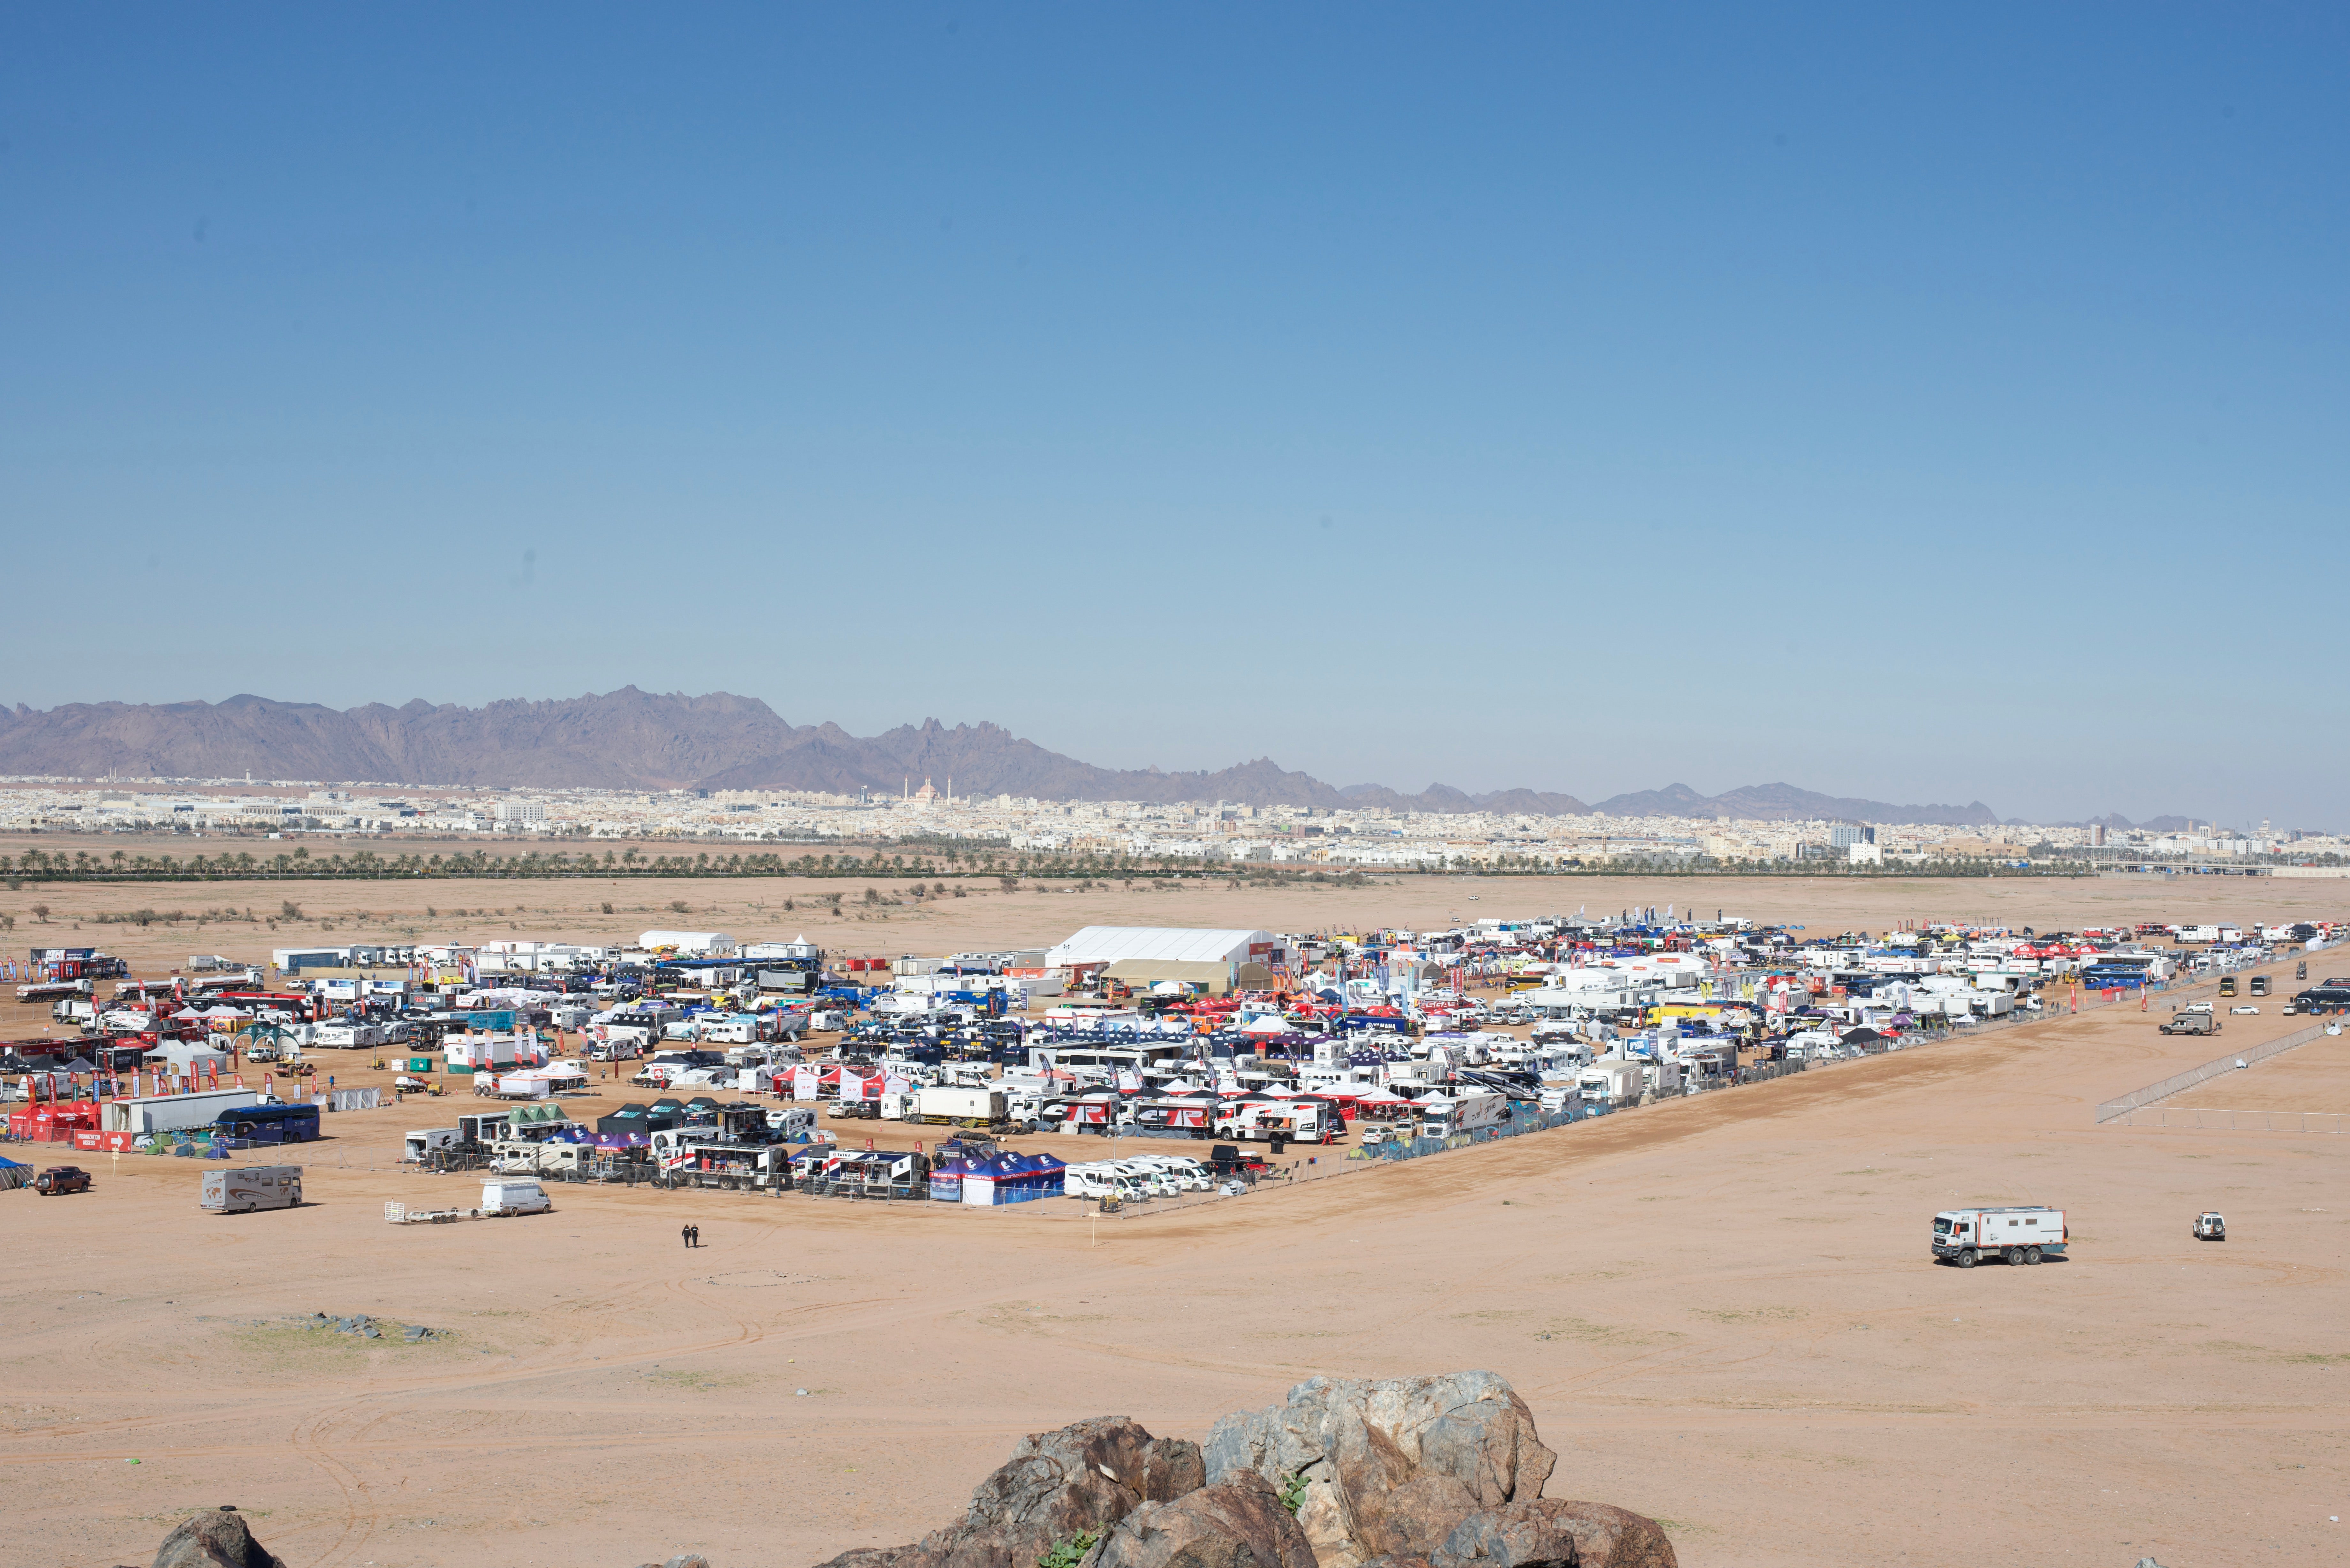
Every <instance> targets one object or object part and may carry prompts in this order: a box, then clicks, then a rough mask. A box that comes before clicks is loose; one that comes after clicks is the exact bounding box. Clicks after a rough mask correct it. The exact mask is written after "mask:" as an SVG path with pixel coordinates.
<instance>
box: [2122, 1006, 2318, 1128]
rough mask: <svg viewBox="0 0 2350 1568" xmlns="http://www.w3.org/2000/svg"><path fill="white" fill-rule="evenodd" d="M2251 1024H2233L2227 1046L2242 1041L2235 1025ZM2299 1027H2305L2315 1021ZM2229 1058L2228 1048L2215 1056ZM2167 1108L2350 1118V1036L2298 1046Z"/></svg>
mask: <svg viewBox="0 0 2350 1568" xmlns="http://www.w3.org/2000/svg"><path fill="white" fill-rule="evenodd" d="M2249 1022H2251V1021H2250V1020H2248V1019H2234V1018H2231V1019H2230V1020H2229V1021H2228V1023H2229V1029H2228V1032H2227V1033H2226V1034H2224V1035H2223V1036H2222V1037H2221V1038H2222V1040H2223V1041H2225V1042H2226V1043H2227V1044H2233V1043H2234V1042H2235V1040H2236V1038H2237V1035H2236V1030H2235V1025H2237V1024H2238V1023H2249ZM2293 1022H2294V1023H2300V1024H2303V1025H2304V1026H2305V1025H2307V1024H2308V1023H2309V1022H2310V1020H2308V1019H2299V1018H2297V1019H2294V1020H2293ZM2248 1037H2251V1038H2257V1036H2248ZM2223 1054H2226V1045H2225V1044H2223V1045H2221V1046H2220V1049H2217V1050H2214V1051H2213V1052H2212V1053H2211V1056H2212V1058H2213V1059H2217V1058H2218V1057H2220V1056H2221V1055H2223ZM2162 1104H2163V1105H2165V1106H2170V1107H2173V1108H2177V1109H2189V1108H2195V1109H2205V1110H2231V1111H2330V1112H2334V1113H2335V1114H2337V1115H2340V1114H2345V1113H2350V1033H2345V1034H2341V1035H2334V1036H2328V1037H2327V1038H2325V1039H2322V1040H2314V1041H2312V1042H2310V1043H2309V1044H2306V1045H2296V1046H2294V1047H2293V1049H2292V1050H2290V1051H2287V1052H2285V1053H2284V1054H2282V1055H2277V1056H2272V1057H2270V1058H2269V1059H2268V1060H2267V1061H2265V1062H2255V1063H2253V1064H2251V1066H2249V1067H2247V1068H2245V1069H2244V1071H2242V1072H2241V1073H2230V1074H2229V1075H2227V1076H2225V1077H2223V1078H2214V1079H2212V1080H2211V1081H2210V1083H2206V1084H2198V1085H2196V1086H2195V1087H2193V1088H2191V1089H2189V1090H2188V1091H2187V1092H2186V1093H2185V1094H2183V1095H2173V1096H2171V1097H2170V1098H2168V1099H2167V1100H2165V1101H2163V1102H2162Z"/></svg>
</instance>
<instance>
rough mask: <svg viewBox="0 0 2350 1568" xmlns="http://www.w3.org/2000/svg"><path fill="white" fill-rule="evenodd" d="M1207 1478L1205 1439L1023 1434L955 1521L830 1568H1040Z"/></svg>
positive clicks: (1092, 1428) (1111, 1424) (1082, 1425)
mask: <svg viewBox="0 0 2350 1568" xmlns="http://www.w3.org/2000/svg"><path fill="white" fill-rule="evenodd" d="M1206 1480H1207V1476H1206V1473H1205V1471H1204V1469H1202V1467H1201V1460H1200V1445H1199V1444H1197V1443H1193V1442H1189V1441H1186V1440H1184V1439H1182V1438H1154V1437H1152V1436H1151V1435H1150V1434H1149V1432H1147V1431H1145V1430H1143V1428H1140V1427H1139V1426H1137V1425H1135V1423H1134V1422H1132V1421H1130V1420H1128V1419H1127V1418H1126V1417H1123V1416H1097V1417H1094V1418H1093V1419H1092V1420H1089V1421H1079V1422H1076V1424H1074V1425H1072V1426H1067V1427H1064V1428H1061V1429H1060V1430H1059V1431H1057V1432H1042V1433H1038V1434H1035V1435H1034V1436H1031V1437H1027V1438H1022V1439H1021V1441H1020V1446H1019V1447H1018V1448H1016V1449H1014V1450H1013V1451H1012V1458H1011V1459H1009V1460H1008V1461H1006V1462H1005V1463H1004V1464H1003V1467H1002V1468H1001V1469H997V1470H996V1471H995V1473H994V1474H993V1475H991V1476H989V1477H988V1478H987V1479H986V1480H983V1481H982V1482H980V1483H979V1487H978V1490H975V1491H973V1492H972V1495H971V1507H970V1509H969V1510H968V1511H966V1512H965V1513H964V1515H963V1517H962V1520H961V1521H959V1522H957V1523H954V1524H951V1525H949V1526H947V1527H946V1528H945V1529H943V1530H936V1531H932V1532H931V1533H930V1534H929V1535H926V1536H924V1537H923V1538H922V1539H921V1540H920V1541H918V1542H914V1543H913V1544H912V1545H910V1546H891V1547H880V1548H864V1549H860V1550H858V1551H854V1552H843V1553H841V1555H839V1556H838V1557H836V1558H834V1559H833V1560H832V1561H831V1562H830V1563H827V1564H826V1565H825V1568H1035V1563H1036V1559H1037V1558H1039V1557H1041V1556H1043V1555H1044V1554H1045V1552H1048V1551H1050V1550H1051V1549H1052V1548H1053V1547H1055V1546H1056V1545H1058V1544H1060V1543H1061V1542H1066V1541H1073V1540H1075V1539H1076V1538H1077V1537H1078V1536H1080V1535H1093V1536H1097V1537H1098V1536H1102V1535H1105V1534H1107V1532H1108V1531H1109V1529H1110V1527H1111V1526H1113V1525H1115V1524H1117V1523H1118V1521H1120V1520H1123V1519H1124V1518H1126V1516H1127V1515H1128V1514H1129V1513H1132V1512H1133V1511H1135V1510H1136V1509H1137V1508H1139V1507H1140V1506H1141V1505H1143V1504H1144V1503H1151V1502H1173V1501H1175V1500H1176V1499H1178V1498H1180V1497H1183V1496H1186V1495H1187V1494H1189V1493H1191V1492H1195V1491H1197V1490H1200V1488H1201V1485H1203V1484H1204V1483H1205V1481H1206ZM1267 1568H1272V1565H1270V1564H1268V1565H1267ZM1306 1568H1311V1564H1310V1563H1309V1564H1307V1565H1306Z"/></svg>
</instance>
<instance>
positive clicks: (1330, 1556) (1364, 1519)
mask: <svg viewBox="0 0 2350 1568" xmlns="http://www.w3.org/2000/svg"><path fill="white" fill-rule="evenodd" d="M1202 1451H1203V1453H1204V1456H1205V1459H1206V1462H1207V1469H1208V1479H1209V1480H1211V1481H1217V1480H1224V1479H1225V1478H1227V1477H1228V1476H1230V1475H1232V1473H1234V1472H1236V1471H1240V1470H1251V1471H1253V1472H1255V1473H1256V1474H1257V1475H1259V1476H1262V1477H1263V1478H1264V1479H1265V1480H1267V1481H1268V1482H1270V1483H1271V1484H1273V1485H1274V1486H1275V1487H1279V1486H1282V1485H1284V1484H1287V1483H1288V1481H1289V1480H1290V1478H1292V1477H1297V1478H1301V1479H1302V1480H1303V1482H1304V1492H1303V1497H1302V1500H1301V1501H1300V1503H1299V1506H1298V1511H1297V1521H1298V1523H1299V1525H1300V1526H1301V1527H1302V1528H1303V1529H1304V1530H1305V1535H1306V1539H1307V1540H1309V1541H1311V1542H1313V1543H1314V1550H1315V1554H1316V1556H1317V1557H1318V1559H1319V1561H1320V1565H1321V1568H1358V1565H1359V1564H1362V1563H1366V1562H1367V1561H1369V1560H1370V1559H1372V1558H1376V1557H1388V1556H1397V1555H1413V1556H1428V1555H1430V1554H1432V1553H1433V1552H1436V1551H1437V1550H1439V1549H1440V1547H1441V1546H1442V1545H1443V1543H1444V1542H1445V1541H1446V1540H1447V1539H1448V1538H1449V1537H1450V1536H1451V1534H1452V1532H1453V1531H1454V1530H1455V1529H1456V1528H1457V1527H1458V1526H1459V1525H1460V1523H1461V1521H1462V1520H1464V1519H1466V1518H1467V1517H1468V1516H1469V1515H1471V1514H1472V1513H1476V1512H1479V1511H1485V1510H1491V1509H1495V1508H1499V1507H1501V1506H1503V1504H1506V1503H1511V1502H1515V1501H1521V1500H1531V1499H1534V1498H1537V1497H1540V1496H1541V1495H1542V1489H1543V1483H1544V1481H1546V1480H1549V1479H1550V1474H1551V1471H1552V1469H1554V1468H1555V1467H1556V1465H1557V1463H1558V1456H1557V1455H1556V1454H1554V1453H1552V1452H1551V1451H1550V1449H1546V1448H1544V1447H1543V1444H1542V1439H1541V1438H1540V1437H1539V1436H1538V1435H1537V1434H1536V1433H1535V1430H1534V1416H1533V1414H1532V1413H1531V1412H1530V1411H1528V1410H1527V1408H1526V1406H1525V1401H1523V1399H1520V1398H1519V1397H1518V1396H1517V1393H1516V1391H1515V1390H1514V1389H1513V1388H1512V1387H1511V1386H1510V1385H1509V1383H1508V1382H1507V1381H1506V1380H1504V1379H1503V1378H1502V1377H1501V1376H1497V1375H1496V1374H1494V1373H1491V1372H1456V1373H1453V1374H1451V1375H1450V1376H1442V1377H1405V1378H1397V1379H1394V1380H1392V1381H1384V1382H1370V1381H1360V1380H1341V1379H1336V1378H1328V1377H1315V1378H1312V1379H1310V1380H1308V1381H1306V1382H1305V1383H1301V1384H1299V1385H1298V1386H1296V1387H1295V1388H1293V1389H1291V1390H1290V1391H1289V1398H1288V1400H1287V1402H1286V1403H1284V1404H1281V1405H1276V1406H1274V1407H1272V1408H1270V1409H1266V1410H1253V1411H1247V1412H1243V1413H1242V1414H1238V1415H1232V1416H1226V1417H1222V1419H1220V1420H1219V1421H1217V1423H1216V1424H1215V1426H1214V1427H1213V1428H1211V1429H1210V1431H1209V1433H1208V1440H1207V1443H1206V1444H1205V1445H1204V1448H1203V1450H1202Z"/></svg>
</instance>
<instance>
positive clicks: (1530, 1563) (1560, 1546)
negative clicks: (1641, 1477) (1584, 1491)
mask: <svg viewBox="0 0 2350 1568" xmlns="http://www.w3.org/2000/svg"><path fill="white" fill-rule="evenodd" d="M1470 1563H1490V1564H1492V1568H1548V1565H1550V1564H1554V1563H1556V1564H1573V1565H1575V1568H1678V1564H1677V1562H1676V1559H1675V1558H1674V1556H1673V1543H1672V1542H1669V1541H1668V1540H1666V1539H1665V1531H1664V1527H1663V1526H1662V1525H1660V1524H1659V1523H1658V1522H1657V1521H1655V1520H1653V1519H1650V1518H1648V1516H1647V1515H1645V1514H1638V1513H1634V1512H1633V1511H1631V1510H1629V1509H1624V1508H1614V1507H1611V1506H1609V1505H1608V1504H1607V1503H1604V1502H1570V1501H1567V1500H1566V1499H1565V1498H1555V1497H1543V1498H1534V1499H1532V1500H1530V1501H1524V1502H1513V1503H1512V1504H1510V1505H1509V1506H1508V1507H1507V1508H1498V1509H1494V1510H1492V1511H1490V1512H1486V1513H1478V1514H1471V1515H1470V1516H1469V1517H1468V1518H1467V1519H1464V1520H1462V1521H1461V1522H1460V1524H1459V1525H1457V1526H1456V1527H1454V1529H1453V1532H1452V1533H1451V1535H1449V1536H1447V1537H1446V1538H1445V1542H1444V1545H1443V1546H1442V1547H1441V1548H1440V1549H1439V1551H1438V1552H1437V1554H1436V1568H1467V1565H1468V1564H1470Z"/></svg>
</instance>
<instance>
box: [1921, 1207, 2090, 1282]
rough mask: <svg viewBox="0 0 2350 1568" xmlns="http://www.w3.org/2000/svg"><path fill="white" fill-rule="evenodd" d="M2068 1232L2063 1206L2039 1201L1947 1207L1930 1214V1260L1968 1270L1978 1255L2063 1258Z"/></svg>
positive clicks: (2022, 1260)
mask: <svg viewBox="0 0 2350 1568" xmlns="http://www.w3.org/2000/svg"><path fill="white" fill-rule="evenodd" d="M2069 1234H2070V1232H2069V1231H2068V1230H2067V1229H2066V1227H2065V1224H2064V1210H2062V1209H2050V1208H2048V1207H2046V1206H2045V1205H2043V1204H2036V1203H2035V1204H2030V1205H2025V1206H2020V1207H2016V1208H2012V1209H1945V1210H1942V1212H1940V1213H1939V1214H1937V1215H1935V1216H1934V1261H1935V1262H1943V1261H1945V1260H1948V1261H1949V1262H1953V1263H1956V1264H1958V1266H1959V1267H1960V1268H1962V1269H1971V1268H1973V1267H1974V1266H1975V1264H1976V1262H1978V1261H1979V1260H1981V1259H1984V1258H1998V1259H2001V1260H2002V1261H2004V1262H2010V1263H2036V1262H2040V1260H2041V1259H2042V1257H2043V1256H2046V1257H2054V1258H2061V1257H2063V1256H2064V1245H2065V1240H2066V1238H2067V1236H2068V1235H2069Z"/></svg>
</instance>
